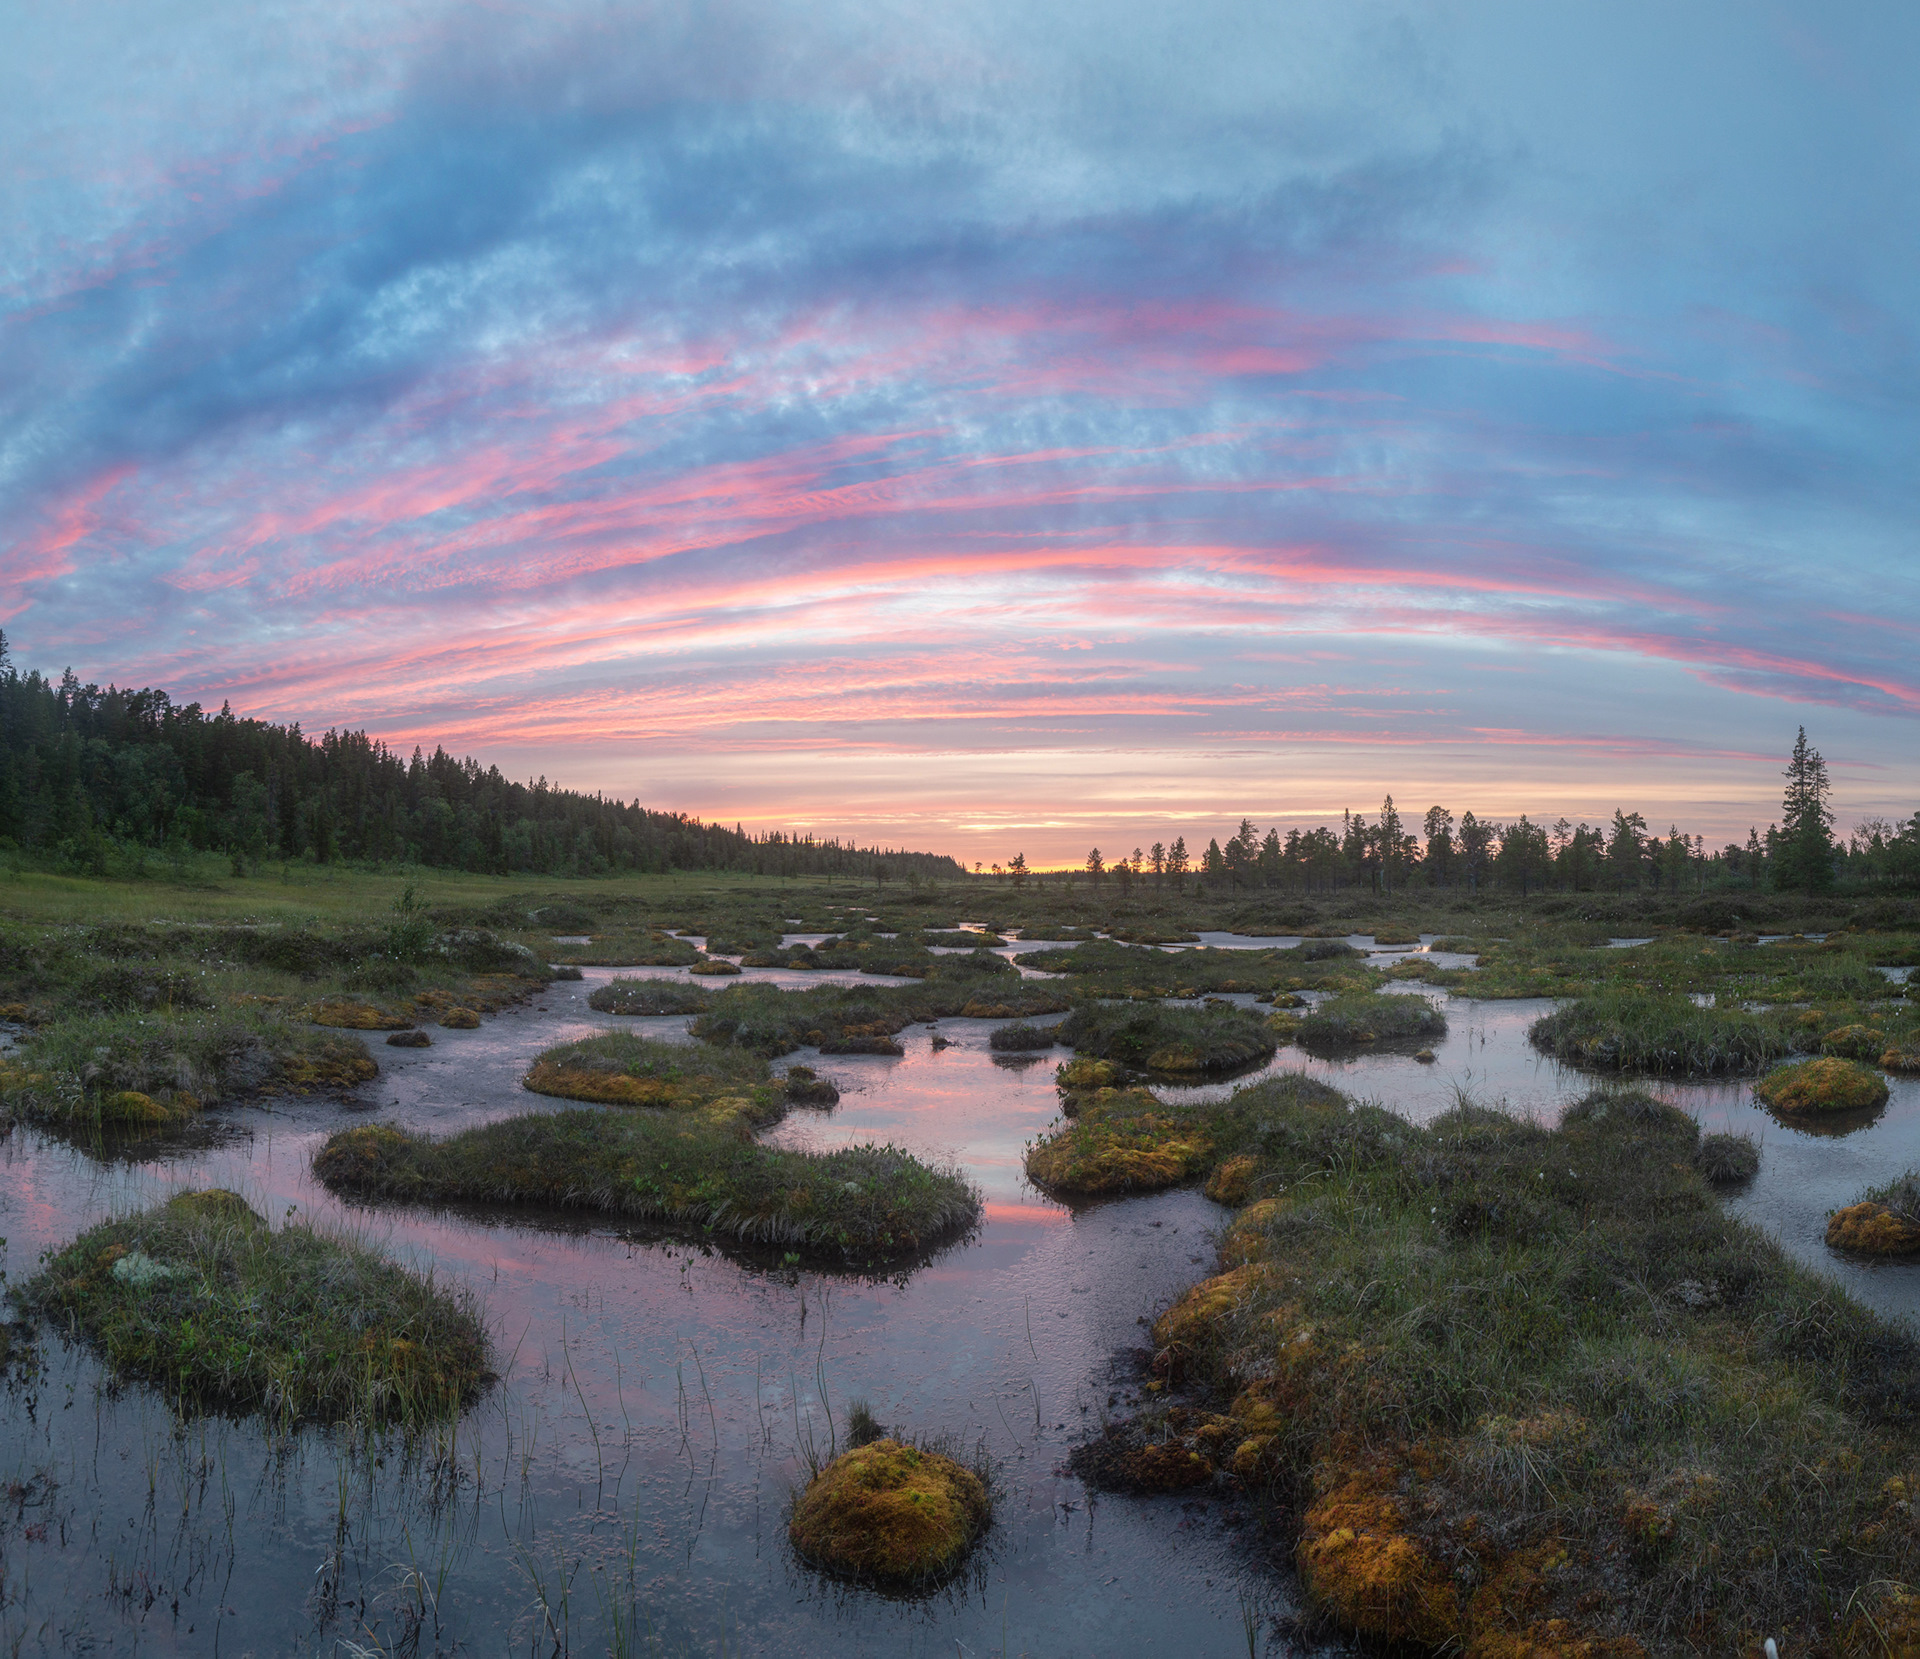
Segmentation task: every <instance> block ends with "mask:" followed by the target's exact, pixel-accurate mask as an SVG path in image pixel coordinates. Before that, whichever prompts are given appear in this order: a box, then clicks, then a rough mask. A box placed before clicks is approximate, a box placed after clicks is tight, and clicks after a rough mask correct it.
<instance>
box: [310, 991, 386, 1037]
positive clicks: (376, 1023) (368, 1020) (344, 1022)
mask: <svg viewBox="0 0 1920 1659" xmlns="http://www.w3.org/2000/svg"><path fill="white" fill-rule="evenodd" d="M302 1014H303V1017H304V1018H305V1019H306V1021H307V1023H308V1024H310V1025H329V1026H334V1027H337V1028H338V1029H340V1030H342V1031H411V1030H412V1029H413V1021H412V1020H411V1019H409V1018H408V1017H407V1016H406V1015H405V1014H394V1013H390V1012H389V1011H388V1010H386V1009H384V1008H379V1007H376V1006H375V1005H374V1004H373V1003H370V1002H350V1001H347V1000H346V999H344V998H340V999H336V1000H334V1001H331V1002H316V1003H311V1004H309V1005H308V1006H307V1007H306V1008H305V1009H304V1010H303V1011H302Z"/></svg>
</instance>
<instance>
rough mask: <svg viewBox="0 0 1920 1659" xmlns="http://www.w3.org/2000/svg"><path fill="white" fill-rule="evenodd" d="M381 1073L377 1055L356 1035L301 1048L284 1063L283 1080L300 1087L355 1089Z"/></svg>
mask: <svg viewBox="0 0 1920 1659" xmlns="http://www.w3.org/2000/svg"><path fill="white" fill-rule="evenodd" d="M379 1075H380V1068H379V1066H378V1065H377V1064H375V1062H374V1058H373V1056H372V1055H371V1054H369V1053H368V1052H367V1051H366V1049H365V1048H364V1047H362V1046H361V1045H360V1044H359V1043H358V1042H355V1041H354V1040H353V1039H352V1038H341V1039H339V1040H337V1041H333V1042H325V1043H320V1044H317V1045H315V1046H313V1047H311V1048H305V1049H301V1050H299V1051H297V1052H295V1053H293V1054H291V1055H288V1056H287V1057H286V1058H285V1059H284V1060H282V1061H281V1063H280V1081H281V1083H282V1084H284V1085H285V1086H286V1087H287V1088H290V1089H297V1090H306V1089H352V1088H357V1087H358V1086H359V1085H360V1084H362V1083H369V1082H371V1081H372V1080H373V1079H374V1078H376V1077H378V1076H379Z"/></svg>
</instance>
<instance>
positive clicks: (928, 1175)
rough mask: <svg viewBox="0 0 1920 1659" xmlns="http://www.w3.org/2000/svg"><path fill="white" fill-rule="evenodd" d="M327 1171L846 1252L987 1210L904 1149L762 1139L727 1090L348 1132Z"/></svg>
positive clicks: (415, 1197) (881, 1245) (401, 1192)
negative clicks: (446, 1128) (412, 1129)
mask: <svg viewBox="0 0 1920 1659" xmlns="http://www.w3.org/2000/svg"><path fill="white" fill-rule="evenodd" d="M313 1169H314V1174H315V1175H316V1176H318V1177H319V1179H320V1180H321V1181H322V1182H324V1183H325V1184H326V1185H327V1186H328V1187H329V1188H331V1189H332V1190H333V1191H335V1192H338V1193H343V1194H347V1195H350V1196H353V1197H357V1198H368V1199H371V1198H388V1199H402V1200H406V1201H408V1202H414V1203H475V1204H490V1205H499V1204H515V1205H520V1204H527V1205H539V1206H542V1207H545V1208H552V1209H580V1210H593V1211H598V1212H601V1213H604V1214H608V1215H614V1216H627V1217H632V1218H634V1219H635V1220H645V1221H657V1222H664V1223H668V1224H671V1225H673V1226H675V1227H679V1228H683V1229H689V1230H693V1231H695V1232H699V1233H708V1234H712V1233H719V1234H724V1235H726V1236H728V1237H732V1238H736V1239H740V1240H742V1241H745V1242H747V1243H752V1244H770V1245H783V1246H786V1247H788V1248H790V1249H794V1250H804V1251H808V1252H811V1253H813V1254H815V1255H819V1256H824V1257H827V1258H829V1259H833V1258H838V1259H841V1260H846V1261H872V1260H875V1259H885V1258H894V1257H900V1256H905V1255H911V1254H914V1253H916V1252H918V1251H920V1250H922V1249H925V1248H927V1247H928V1246H930V1245H933V1244H937V1243H939V1242H941V1241H942V1240H944V1239H947V1238H951V1237H952V1236H954V1235H955V1234H957V1233H959V1232H962V1231H964V1230H965V1229H966V1228H968V1227H971V1226H972V1225H973V1224H974V1223H975V1222H976V1221H977V1220H978V1219H979V1215H980V1197H979V1194H978V1193H977V1192H975V1191H974V1189H973V1188H972V1187H971V1186H969V1185H968V1184H967V1182H966V1181H965V1180H964V1179H962V1177H961V1176H959V1175H958V1174H957V1173H954V1172H953V1171H950V1170H941V1169H934V1168H931V1167H929V1166H928V1165H926V1164H924V1163H922V1162H920V1160H919V1159H917V1158H914V1157H912V1156H910V1155H909V1154H908V1153H905V1152H902V1151H900V1150H899V1149H898V1148H896V1147H892V1146H871V1145H869V1146H855V1147H847V1148H844V1149H842V1150H840V1151H835V1152H827V1153H810V1152H793V1151H787V1150H785V1149H782V1148H778V1147H769V1146H761V1145H759V1144H758V1143H757V1142H755V1141H754V1140H753V1139H752V1137H751V1135H750V1134H749V1132H748V1120H747V1118H746V1116H745V1115H744V1114H743V1113H741V1112H740V1111H738V1110H736V1109H735V1105H734V1103H732V1102H729V1101H726V1100H724V1099H720V1100H715V1101H714V1102H713V1103H711V1104H710V1105H708V1106H707V1107H705V1108H703V1109H700V1110H693V1111H661V1110H644V1109H643V1110H638V1111H631V1112H620V1113H616V1114H609V1113H606V1112H597V1111H565V1112H558V1113H551V1114H549V1113H539V1114H532V1115H529V1116H525V1117H517V1118H508V1119H506V1120H505V1121H503V1122H500V1123H490V1124H486V1125H484V1126H482V1127H480V1128H477V1129H468V1130H463V1131H461V1132H460V1133H459V1134H455V1135H449V1136H447V1137H446V1138H445V1139H438V1140H436V1139H433V1138H431V1137H428V1136H424V1135H410V1134H406V1133H404V1132H402V1131H401V1130H398V1129H393V1128H389V1127H386V1126H383V1125H368V1126H365V1127H362V1128H356V1129H348V1130H344V1131H342V1132H341V1133H339V1134H337V1135H335V1136H334V1137H333V1138H332V1139H331V1140H329V1141H328V1142H327V1143H326V1145H325V1146H324V1147H322V1148H321V1150H320V1152H319V1153H318V1154H317V1155H316V1156H315V1158H314V1164H313Z"/></svg>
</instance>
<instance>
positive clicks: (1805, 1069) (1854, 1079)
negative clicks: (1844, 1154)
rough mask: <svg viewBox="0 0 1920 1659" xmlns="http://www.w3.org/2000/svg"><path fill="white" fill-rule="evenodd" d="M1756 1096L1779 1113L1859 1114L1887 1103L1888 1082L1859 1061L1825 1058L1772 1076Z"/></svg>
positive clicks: (1757, 1088)
mask: <svg viewBox="0 0 1920 1659" xmlns="http://www.w3.org/2000/svg"><path fill="white" fill-rule="evenodd" d="M1753 1092H1754V1096H1755V1098H1756V1099H1758V1100H1759V1101H1760V1102H1761V1103H1762V1104H1763V1105H1767V1106H1771V1107H1772V1108H1773V1109H1774V1110H1775V1111H1776V1112H1857V1111H1867V1110H1871V1109H1872V1108H1874V1107H1876V1106H1884V1105H1885V1104H1886V1103H1887V1080H1886V1079H1885V1078H1884V1077H1882V1076H1881V1075H1880V1074H1879V1073H1878V1072H1877V1071H1874V1070H1873V1069H1872V1068H1871V1067H1869V1066H1863V1065H1860V1064H1859V1063H1858V1062H1857V1061H1853V1060H1842V1059H1840V1058H1838V1057H1837V1056H1834V1055H1822V1056H1821V1057H1820V1058H1819V1059H1817V1060H1802V1061H1801V1062H1800V1063H1799V1064H1798V1065H1793V1066H1782V1067H1781V1068H1780V1069H1779V1070H1778V1071H1771V1072H1768V1073H1767V1075H1766V1076H1765V1077H1763V1078H1761V1079H1760V1080H1759V1081H1758V1082H1757V1083H1755V1084H1754V1086H1753Z"/></svg>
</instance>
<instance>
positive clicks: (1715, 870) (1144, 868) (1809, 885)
mask: <svg viewBox="0 0 1920 1659" xmlns="http://www.w3.org/2000/svg"><path fill="white" fill-rule="evenodd" d="M1785 776H1786V780H1787V781H1786V788H1785V791H1784V794H1783V796H1782V800H1781V816H1780V819H1779V821H1777V822H1775V823H1772V824H1769V825H1768V826H1767V829H1766V831H1765V833H1764V834H1763V833H1762V832H1761V831H1760V830H1759V829H1758V828H1757V827H1755V828H1753V829H1751V830H1749V832H1748V835H1747V839H1746V841H1745V842H1744V843H1740V842H1729V843H1728V844H1727V845H1726V846H1724V847H1721V848H1718V849H1709V848H1708V847H1707V845H1706V841H1705V838H1704V837H1702V836H1698V835H1688V834H1686V833H1685V832H1684V831H1682V830H1681V829H1679V828H1678V827H1677V826H1674V827H1670V828H1669V829H1668V831H1667V833H1666V834H1665V835H1664V836H1663V835H1661V834H1660V833H1659V832H1658V831H1655V830H1650V829H1649V828H1648V825H1647V820H1646V818H1645V817H1644V816H1643V815H1642V814H1640V813H1638V812H1628V811H1626V810H1624V809H1616V810H1615V811H1614V814H1613V819H1612V821H1611V822H1610V823H1605V824H1598V825H1590V824H1585V823H1580V824H1571V823H1569V822H1568V821H1567V820H1566V819H1565V818H1561V819H1558V820H1557V821H1556V822H1554V823H1552V824H1544V823H1535V822H1534V821H1533V820H1532V819H1531V818H1529V817H1527V816H1526V814H1524V813H1523V814H1521V816H1520V817H1518V818H1516V819H1514V820H1513V821H1512V822H1511V823H1500V822H1497V821H1495V820H1492V819H1483V818H1479V817H1476V816H1475V815H1474V814H1473V813H1472V812H1470V811H1469V812H1462V813H1461V814H1460V815H1459V816H1458V817H1457V818H1456V817H1455V816H1454V814H1453V812H1452V811H1450V810H1449V809H1448V808H1446V807H1444V806H1432V807H1429V808H1428V809H1427V811H1426V813H1425V814H1424V816H1423V817H1421V818H1419V819H1418V820H1412V821H1410V820H1408V819H1407V818H1406V817H1404V816H1403V815H1402V813H1401V812H1400V810H1399V808H1398V807H1396V806H1395V805H1394V801H1393V797H1392V796H1391V795H1389V796H1387V798H1386V800H1385V801H1384V802H1383V803H1382V804H1381V807H1380V811H1379V812H1378V814H1377V815H1376V816H1375V817H1373V818H1372V819H1371V820H1369V819H1368V818H1366V817H1365V816H1364V815H1359V814H1355V813H1346V814H1343V815H1342V819H1341V825H1340V828H1339V829H1337V830H1336V829H1334V828H1333V827H1332V826H1330V825H1322V826H1320V827H1317V828H1313V829H1292V830H1289V831H1287V833H1286V834H1285V835H1284V836H1282V835H1281V833H1280V831H1279V830H1278V829H1269V830H1267V831H1266V833H1265V834H1264V835H1263V834H1262V833H1261V832H1260V831H1259V830H1258V829H1257V828H1256V827H1255V826H1254V823H1253V821H1252V820H1251V819H1248V818H1243V819H1241V820H1240V826H1239V828H1238V829H1237V830H1236V831H1234V833H1233V834H1232V835H1230V836H1229V837H1228V838H1227V840H1226V842H1225V844H1224V845H1223V844H1222V843H1221V842H1220V841H1219V839H1218V838H1214V839H1211V840H1209V841H1208V843H1207V845H1206V848H1205V850H1204V851H1201V852H1198V853H1195V852H1190V851H1189V849H1188V847H1187V843H1186V840H1185V838H1184V836H1175V837H1174V839H1173V842H1172V844H1171V845H1166V844H1164V843H1161V842H1158V841H1156V842H1155V843H1154V844H1153V845H1152V846H1151V847H1150V848H1147V849H1145V850H1144V851H1143V850H1142V849H1140V848H1138V847H1136V848H1134V850H1133V851H1132V853H1130V854H1122V855H1121V856H1118V857H1114V858H1109V857H1107V856H1106V855H1105V854H1103V853H1102V852H1101V850H1100V849H1099V848H1098V847H1095V848H1094V849H1093V850H1092V851H1090V852H1089V853H1088V854H1087V857H1086V861H1085V864H1084V865H1083V867H1082V868H1081V869H1080V870H1078V871H1072V872H1063V873H1062V874H1063V876H1064V878H1065V879H1068V880H1073V879H1080V878H1084V879H1086V880H1088V881H1091V882H1094V883H1097V884H1098V883H1108V882H1111V883H1114V884H1116V885H1118V886H1120V887H1123V888H1126V887H1131V886H1132V885H1133V884H1134V883H1135V882H1149V883H1152V884H1154V885H1159V886H1172V887H1175V888H1179V887H1183V886H1185V885H1186V883H1187V882H1188V881H1189V880H1194V881H1197V882H1199V883H1200V884H1202V885H1204V886H1207V887H1214V888H1238V887H1248V888H1277V889H1280V890H1282V891H1287V892H1296V893H1317V892H1335V891H1339V890H1342V889H1351V888H1356V887H1357V888H1365V889H1370V890H1371V891H1373V892H1376V893H1379V894H1381V895H1383V896H1387V895H1391V894H1393V893H1395V892H1399V891H1402V890H1405V889H1408V888H1426V889H1435V888H1441V889H1446V888H1451V889H1465V890H1467V891H1469V892H1478V891H1480V890H1482V889H1498V890H1500V891H1502V892H1507V893H1517V894H1519V895H1521V896H1522V897H1524V896H1525V895H1526V894H1528V893H1530V892H1533V891H1536V890H1539V889H1543V888H1547V889H1556V890H1559V891H1571V892H1589V891H1593V890H1595V889H1609V890H1613V891H1633V890H1657V891H1664V892H1673V893H1680V892H1688V891H1698V892H1707V891H1710V890H1717V889H1726V888H1733V889H1747V890H1756V889H1760V888H1773V889H1777V890H1781V891H1793V892H1821V891H1825V890H1827V889H1830V888H1833V887H1835V886H1846V887H1850V888H1914V887H1920V812H1916V813H1915V814H1914V815H1913V817H1912V818H1910V819H1908V820H1906V821H1905V822H1903V823H1897V824H1896V823H1888V822H1886V821H1884V820H1881V819H1872V820H1869V821H1867V822H1864V823H1862V824H1861V825H1859V826H1858V827H1857V828H1856V830H1855V831H1854V833H1853V835H1852V836H1851V837H1850V838H1849V839H1848V840H1847V841H1845V842H1841V841H1839V840H1837V839H1836V837H1835V835H1834V829H1833V812H1832V809H1831V806H1830V804H1829V803H1830V797H1831V794H1832V785H1831V781H1830V780H1829V778H1828V776H1827V767H1826V762H1825V760H1824V759H1823V758H1822V757H1821V755H1820V752H1819V750H1817V749H1815V748H1813V747H1812V746H1811V745H1810V744H1809V743H1808V742H1807V734H1806V730H1805V728H1804V727H1803V728H1801V730H1800V733H1799V736H1798V738H1797V739H1796V740H1795V743H1794V746H1793V753H1792V755H1791V756H1790V757H1789V759H1788V762H1787V767H1786V772H1785ZM993 873H994V875H995V876H996V877H998V878H1000V879H1002V880H1010V881H1013V882H1015V883H1016V884H1018V883H1021V882H1024V881H1025V880H1026V879H1028V876H1029V873H1030V872H1029V871H1028V868H1027V863H1026V860H1025V858H1024V857H1022V856H1020V855H1016V856H1015V857H1014V858H1013V859H1012V860H1010V861H1009V862H1008V863H1007V864H1005V865H999V864H996V865H994V866H993Z"/></svg>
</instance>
